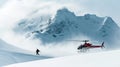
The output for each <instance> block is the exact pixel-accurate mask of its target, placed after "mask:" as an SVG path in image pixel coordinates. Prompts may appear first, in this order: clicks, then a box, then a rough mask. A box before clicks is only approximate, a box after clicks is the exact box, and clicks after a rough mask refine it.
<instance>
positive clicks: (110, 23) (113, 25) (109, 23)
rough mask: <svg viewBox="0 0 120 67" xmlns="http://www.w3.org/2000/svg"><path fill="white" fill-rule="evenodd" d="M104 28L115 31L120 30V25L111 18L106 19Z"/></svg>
mask: <svg viewBox="0 0 120 67" xmlns="http://www.w3.org/2000/svg"><path fill="white" fill-rule="evenodd" d="M104 26H106V27H109V28H111V29H112V28H114V29H115V30H116V29H119V27H118V25H117V24H116V23H115V22H114V21H113V19H112V18H111V17H107V18H106V21H105V23H104Z"/></svg>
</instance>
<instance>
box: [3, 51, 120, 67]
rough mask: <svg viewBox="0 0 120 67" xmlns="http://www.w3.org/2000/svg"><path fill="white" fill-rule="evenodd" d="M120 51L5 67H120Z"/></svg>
mask: <svg viewBox="0 0 120 67" xmlns="http://www.w3.org/2000/svg"><path fill="white" fill-rule="evenodd" d="M119 56H120V50H115V51H109V52H101V53H90V54H79V55H74V56H66V57H60V58H52V59H46V60H38V61H32V62H26V63H19V64H13V65H8V66H5V67H41V66H42V67H120V63H119V62H120V58H119Z"/></svg>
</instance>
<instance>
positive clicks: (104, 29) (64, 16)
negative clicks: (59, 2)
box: [16, 8, 119, 43]
mask: <svg viewBox="0 0 120 67" xmlns="http://www.w3.org/2000/svg"><path fill="white" fill-rule="evenodd" d="M32 18H34V19H35V18H37V19H35V20H34V21H32V19H30V18H29V19H26V20H27V22H25V23H26V24H23V25H24V26H25V27H23V26H19V25H18V29H17V28H16V29H17V30H18V31H19V29H20V30H21V31H24V33H25V34H26V32H27V33H30V35H29V37H34V38H38V39H40V40H41V41H42V42H43V43H53V42H61V41H64V40H66V39H71V38H73V39H74V38H75V37H79V38H80V37H81V36H82V35H84V36H86V37H88V38H90V39H93V40H97V41H103V40H104V41H106V42H109V41H112V40H113V39H112V38H113V37H116V31H118V30H119V27H118V25H117V24H116V23H115V22H114V21H113V20H112V18H110V17H98V16H96V15H94V14H85V15H84V16H76V15H75V14H74V12H71V11H69V10H68V9H67V8H63V9H60V10H58V11H57V12H56V15H55V17H54V18H53V19H50V18H47V19H46V20H47V21H44V22H42V21H39V20H40V16H38V17H37V16H36V17H34V16H33V17H32ZM28 21H29V22H28ZM31 22H32V23H31ZM20 23H21V22H20ZM21 28H24V29H21ZM26 29H29V30H26ZM31 33H32V34H31ZM106 36H107V37H106Z"/></svg>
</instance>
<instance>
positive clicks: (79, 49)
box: [69, 40, 104, 52]
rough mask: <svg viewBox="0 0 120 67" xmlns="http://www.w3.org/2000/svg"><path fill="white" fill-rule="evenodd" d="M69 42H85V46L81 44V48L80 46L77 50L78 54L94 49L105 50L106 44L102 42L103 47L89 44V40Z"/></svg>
mask: <svg viewBox="0 0 120 67" xmlns="http://www.w3.org/2000/svg"><path fill="white" fill-rule="evenodd" d="M69 41H77V42H84V44H81V45H80V46H78V48H77V50H78V52H79V51H80V52H86V51H88V50H89V49H92V48H104V42H102V44H101V45H93V44H91V43H88V42H89V40H69Z"/></svg>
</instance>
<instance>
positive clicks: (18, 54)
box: [0, 39, 50, 67]
mask: <svg viewBox="0 0 120 67" xmlns="http://www.w3.org/2000/svg"><path fill="white" fill-rule="evenodd" d="M0 47H1V48H0V67H1V66H5V65H9V64H14V63H20V62H26V61H33V60H40V59H47V58H50V57H47V56H35V55H32V54H30V53H27V52H28V51H25V50H23V49H20V48H17V47H14V46H12V45H9V44H7V43H6V42H4V41H3V40H1V39H0Z"/></svg>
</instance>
